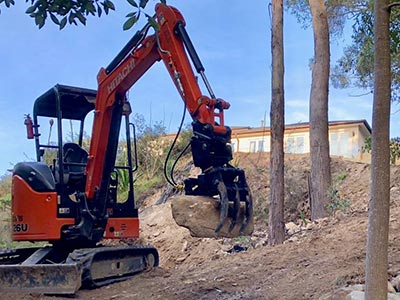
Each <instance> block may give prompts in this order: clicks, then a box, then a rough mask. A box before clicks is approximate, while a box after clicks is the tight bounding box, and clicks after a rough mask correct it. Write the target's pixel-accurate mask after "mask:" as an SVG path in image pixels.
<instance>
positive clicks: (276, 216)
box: [268, 0, 285, 245]
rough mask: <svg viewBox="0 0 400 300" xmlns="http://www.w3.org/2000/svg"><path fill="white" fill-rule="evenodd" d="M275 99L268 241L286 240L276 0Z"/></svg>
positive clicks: (278, 4) (277, 5) (278, 7)
mask: <svg viewBox="0 0 400 300" xmlns="http://www.w3.org/2000/svg"><path fill="white" fill-rule="evenodd" d="M271 51H272V100H271V111H270V120H271V157H270V172H271V176H270V187H271V189H270V191H271V192H270V203H269V221H268V228H269V234H268V243H269V244H270V245H275V244H282V243H283V241H284V240H285V223H284V219H283V214H284V209H283V208H284V153H283V135H284V130H285V118H284V88H283V81H284V63H283V1H282V0H280V1H278V0H274V1H272V39H271Z"/></svg>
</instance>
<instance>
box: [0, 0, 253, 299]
mask: <svg viewBox="0 0 400 300" xmlns="http://www.w3.org/2000/svg"><path fill="white" fill-rule="evenodd" d="M155 10H156V14H155V20H156V22H157V23H158V26H156V27H157V28H156V29H154V31H155V33H154V34H152V35H149V34H148V32H149V30H150V29H151V28H152V27H153V26H152V25H151V24H150V23H149V24H147V25H146V26H145V27H144V28H143V29H142V30H140V31H138V32H137V33H136V34H135V35H134V36H133V37H132V38H131V40H130V41H129V42H128V43H127V45H126V46H125V47H124V48H123V49H122V50H121V52H120V53H119V54H118V55H117V56H116V57H115V59H114V60H113V61H112V62H111V63H110V64H109V65H108V66H107V67H106V68H102V69H101V70H100V72H99V74H98V90H97V91H94V90H89V89H84V88H77V87H70V86H65V85H56V86H54V87H53V88H51V89H50V90H48V91H47V92H46V93H44V94H43V95H42V96H40V97H39V98H37V99H36V101H35V103H34V108H33V116H32V119H31V117H30V116H29V115H28V116H27V117H26V119H25V124H26V126H27V134H28V138H32V139H34V140H35V144H36V152H37V161H35V162H21V163H18V164H16V165H15V167H14V170H13V180H12V225H11V229H12V239H13V240H14V241H32V242H33V241H48V242H49V244H50V246H44V247H36V248H20V249H14V250H9V251H2V252H0V290H3V291H4V290H7V291H16V290H17V291H27V292H39V293H60V294H71V293H74V292H75V291H77V290H78V289H79V288H80V287H81V286H88V287H97V286H101V285H105V284H108V283H111V282H115V281H119V280H123V279H126V278H128V277H130V276H132V275H133V274H135V273H137V272H140V271H142V270H144V269H146V268H151V267H153V266H157V265H158V262H159V257H158V253H157V250H156V249H155V248H154V247H150V246H115V247H106V246H101V245H100V244H99V242H100V241H101V240H102V239H123V238H135V237H138V235H139V219H138V208H137V206H136V204H135V201H134V190H133V181H134V177H133V170H134V169H135V166H136V165H137V163H136V162H135V153H134V152H135V151H134V150H135V149H136V148H134V146H132V144H135V143H134V141H132V139H131V137H130V135H131V133H132V132H134V130H133V129H132V124H131V123H130V121H129V115H130V113H131V107H130V104H129V102H128V101H127V97H126V93H127V91H128V90H129V88H131V87H132V86H133V85H134V84H135V82H136V81H137V80H139V78H140V77H141V76H142V75H143V74H144V73H145V72H146V71H147V70H148V69H149V68H150V67H151V66H152V65H153V64H154V63H155V62H157V61H160V60H162V61H163V62H164V64H165V67H166V68H167V70H168V72H169V74H170V76H171V78H172V81H173V83H174V84H175V86H176V88H177V90H178V92H179V94H180V96H181V98H182V100H183V101H184V104H185V106H186V109H187V111H188V112H189V113H190V115H191V117H192V120H193V123H192V125H193V136H192V138H191V142H190V143H191V144H190V145H191V150H192V156H193V161H194V165H195V166H197V167H199V168H200V169H201V170H202V173H201V174H200V175H199V176H198V177H197V178H188V179H186V180H185V181H184V190H185V193H186V195H202V196H208V197H214V198H216V199H217V200H218V201H219V203H220V206H219V207H220V223H219V224H218V226H217V228H216V229H215V230H216V231H217V232H218V231H219V230H220V229H221V227H222V226H223V225H224V223H225V222H226V220H227V216H228V208H229V209H230V210H232V208H233V213H232V214H230V216H232V217H230V219H231V226H230V227H231V228H233V226H235V224H236V222H237V220H238V215H239V211H243V210H241V206H242V207H244V214H245V215H244V221H243V223H242V230H244V229H245V228H246V226H247V224H248V222H249V220H250V219H251V217H252V200H251V196H250V191H249V187H248V185H247V183H246V179H245V174H244V171H243V170H241V169H238V168H235V167H233V166H232V165H230V164H229V161H230V160H231V159H232V150H231V146H230V140H231V130H230V128H229V127H227V126H225V125H224V110H225V109H227V108H229V106H230V104H229V103H228V102H226V101H224V100H222V99H219V98H216V97H215V95H214V93H213V91H212V89H211V87H210V84H209V83H208V80H207V78H206V76H205V74H204V70H205V69H204V67H203V65H202V63H201V62H200V59H199V57H198V56H197V54H196V51H195V49H194V47H193V45H192V43H191V41H190V39H189V36H188V34H187V32H186V30H185V20H184V18H183V17H182V15H181V13H180V12H179V11H178V10H177V9H175V8H174V7H171V6H167V5H164V4H157V5H156V9H155ZM153 28H154V27H153ZM187 54H188V55H187ZM189 57H190V58H191V61H192V63H193V66H194V68H195V69H196V71H197V73H199V74H200V76H201V77H202V79H203V81H204V84H205V87H206V88H207V90H208V92H209V94H210V96H209V97H208V96H204V95H202V93H201V91H200V88H199V85H198V83H197V78H196V76H195V75H194V72H193V70H192V67H191V63H190V61H189ZM90 112H94V114H93V125H92V134H91V140H90V148H89V151H88V152H87V151H86V150H84V149H83V147H82V146H83V145H82V144H83V142H84V139H83V135H84V121H85V120H87V118H86V117H87V116H88V114H89V113H90ZM90 115H92V114H90ZM45 118H50V124H51V126H53V125H54V127H55V128H56V133H57V140H56V142H54V143H49V142H47V143H45V142H43V141H42V140H43V136H42V135H41V133H40V125H39V122H40V120H43V119H45ZM88 119H90V118H88ZM54 120H55V121H54ZM123 120H124V121H123ZM72 121H74V122H77V123H78V124H80V125H79V131H80V133H79V137H78V138H77V139H76V142H75V143H70V142H65V141H66V137H65V136H63V133H64V135H65V131H67V130H65V129H64V128H65V127H67V128H68V126H70V123H71V122H72ZM121 127H123V128H124V127H125V131H126V149H127V155H126V160H127V161H126V163H124V164H123V165H121V166H119V165H116V163H115V162H116V157H117V149H118V147H119V146H120V145H121V142H120V141H119V137H120V128H121ZM133 140H134V139H133ZM51 155H52V156H51ZM46 156H47V157H46ZM49 157H51V158H52V159H49ZM49 160H50V161H51V163H49ZM46 162H47V163H46ZM119 170H124V171H127V173H128V174H129V176H128V177H129V192H128V194H127V196H126V197H127V199H125V201H117V194H118V188H117V187H118V180H119V177H118V174H119V172H118V171H119Z"/></svg>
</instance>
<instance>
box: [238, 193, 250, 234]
mask: <svg viewBox="0 0 400 300" xmlns="http://www.w3.org/2000/svg"><path fill="white" fill-rule="evenodd" d="M245 203H246V211H245V214H244V219H243V224H242V226H241V227H240V230H239V233H243V232H244V231H245V230H246V227H247V225H248V224H249V221H250V220H251V218H252V217H253V198H252V197H251V193H250V191H248V194H247V196H246V197H245Z"/></svg>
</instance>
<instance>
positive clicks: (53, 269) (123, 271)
mask: <svg viewBox="0 0 400 300" xmlns="http://www.w3.org/2000/svg"><path fill="white" fill-rule="evenodd" d="M62 252H63V251H61V252H60V251H59V249H58V248H53V247H44V248H23V249H15V250H10V251H4V252H0V291H3V292H24V293H44V294H74V293H75V292H76V291H77V290H79V288H81V287H84V288H96V287H100V286H103V285H107V284H111V283H114V282H118V281H122V280H126V279H127V278H130V277H132V276H133V275H135V274H136V273H138V272H141V271H144V270H147V269H151V268H152V267H156V266H158V263H159V257H158V252H157V250H156V248H154V247H151V246H120V247H96V248H83V249H75V250H73V251H72V252H70V253H66V252H65V251H64V253H62ZM66 254H67V255H66ZM65 255H66V256H65ZM60 259H61V261H59V262H58V260H60Z"/></svg>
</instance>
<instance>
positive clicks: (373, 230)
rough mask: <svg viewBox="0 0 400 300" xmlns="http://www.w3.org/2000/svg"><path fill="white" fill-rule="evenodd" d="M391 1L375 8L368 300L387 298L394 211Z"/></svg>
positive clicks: (378, 3)
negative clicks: (391, 126) (391, 211)
mask: <svg viewBox="0 0 400 300" xmlns="http://www.w3.org/2000/svg"><path fill="white" fill-rule="evenodd" d="M388 5H389V1H388V0H376V1H375V8H374V15H375V21H374V45H375V55H374V103H373V112H372V126H373V130H372V160H371V200H370V203H369V219H368V221H369V222H368V240H367V259H366V270H365V274H366V278H365V287H366V291H365V299H366V300H383V299H385V300H386V299H387V276H388V275H387V268H388V238H389V211H390V191H389V189H390V154H389V153H390V150H389V123H390V93H391V90H390V86H391V69H390V47H389V16H390V12H389V9H388Z"/></svg>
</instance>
